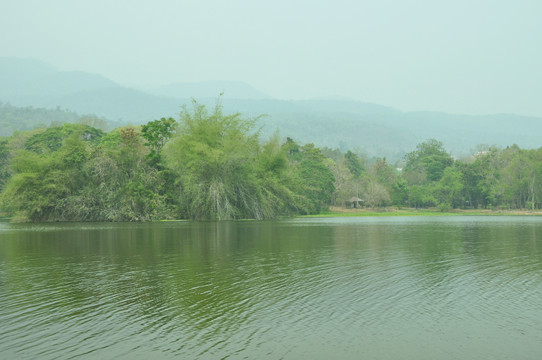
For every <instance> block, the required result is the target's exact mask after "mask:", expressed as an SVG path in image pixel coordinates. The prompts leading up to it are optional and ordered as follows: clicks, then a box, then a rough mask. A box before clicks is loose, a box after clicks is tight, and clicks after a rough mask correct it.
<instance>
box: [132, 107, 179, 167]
mask: <svg viewBox="0 0 542 360" xmlns="http://www.w3.org/2000/svg"><path fill="white" fill-rule="evenodd" d="M176 124H177V122H176V121H175V120H174V119H173V118H167V119H166V118H161V119H160V120H154V121H150V122H148V123H147V124H145V125H143V126H141V136H142V137H143V138H144V139H145V146H147V147H148V148H149V150H150V152H149V154H148V155H147V157H148V159H149V161H150V163H151V165H153V166H158V164H159V163H160V162H161V161H162V148H163V147H164V145H165V144H166V142H167V141H168V140H169V138H170V137H171V135H172V134H173V131H174V130H175V126H176Z"/></svg>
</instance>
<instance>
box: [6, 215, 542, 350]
mask: <svg viewBox="0 0 542 360" xmlns="http://www.w3.org/2000/svg"><path fill="white" fill-rule="evenodd" d="M0 358H2V359H25V358H28V359H38V358H39V359H69V358H93V359H94V358H97V359H113V358H114V359H119V358H120V359H122V358H125V359H134V358H136V359H137V358H141V359H149V358H152V359H154V360H158V359H162V358H164V359H174V358H175V359H177V358H180V359H226V358H228V359H245V358H246V359H462V360H464V359H484V360H485V359H507V360H508V359H516V360H517V359H537V360H538V359H540V358H542V218H539V217H433V218H426V217H397V218H330V219H293V220H283V221H269V222H256V221H247V222H221V223H215V222H207V223H190V222H172V223H157V224H110V223H107V224H60V225H59V224H46V225H43V224H40V225H11V224H7V223H0Z"/></svg>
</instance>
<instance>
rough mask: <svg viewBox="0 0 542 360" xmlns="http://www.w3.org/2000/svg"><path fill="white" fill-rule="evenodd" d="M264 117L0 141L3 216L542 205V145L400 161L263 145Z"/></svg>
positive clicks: (420, 152)
mask: <svg viewBox="0 0 542 360" xmlns="http://www.w3.org/2000/svg"><path fill="white" fill-rule="evenodd" d="M256 122H257V119H254V118H245V117H243V116H241V115H240V114H238V113H234V114H231V115H230V114H227V113H225V112H224V111H223V109H222V107H221V106H216V107H215V108H213V109H212V110H209V109H208V108H207V107H205V106H204V105H201V104H198V103H196V102H194V103H193V106H192V107H191V108H186V107H185V108H184V109H183V110H182V112H181V115H180V118H179V120H178V121H177V120H175V119H173V118H161V119H160V120H154V121H150V122H148V123H147V124H145V125H142V126H137V127H134V126H124V127H119V128H117V129H114V130H112V131H110V132H104V131H102V130H100V129H97V128H95V127H92V126H89V125H88V124H82V123H79V124H69V123H68V124H63V125H58V126H52V127H48V128H41V129H34V130H30V131H25V132H17V133H15V134H13V135H12V136H10V137H2V138H0V190H1V195H0V210H1V211H3V212H6V213H8V214H10V215H11V216H13V219H14V220H17V221H150V220H158V219H197V220H202V219H216V220H225V219H244V218H252V219H269V218H275V217H277V216H289V215H294V214H315V213H319V212H320V211H322V210H325V209H327V208H328V207H329V206H330V205H336V206H345V207H352V206H355V207H383V206H392V205H393V206H408V207H437V208H439V209H441V210H449V209H452V208H491V209H519V208H529V209H535V208H539V207H540V205H541V202H540V199H541V198H542V181H541V179H542V148H540V149H538V150H524V149H521V148H519V147H518V146H515V145H514V146H510V147H507V148H505V149H499V148H495V147H486V148H482V147H480V148H479V150H480V151H479V152H478V153H476V154H474V155H473V156H470V157H468V158H464V159H460V160H454V158H453V157H452V156H451V155H450V153H448V152H447V151H446V149H445V148H444V146H443V144H442V143H441V142H439V141H437V140H427V141H424V142H422V143H420V144H418V145H417V146H416V148H415V149H414V150H413V151H410V152H409V153H408V154H406V156H405V157H404V159H403V163H404V164H405V165H404V168H403V169H402V170H401V171H400V170H398V169H396V168H395V167H394V166H392V165H391V164H390V163H389V162H388V161H387V160H386V158H385V157H381V158H378V159H376V160H374V161H371V160H368V159H367V158H366V157H364V156H363V154H360V153H356V152H355V151H351V150H348V151H346V152H344V153H343V152H341V151H340V150H337V149H335V150H333V149H329V148H324V149H320V148H318V147H316V146H314V145H313V144H312V143H309V144H305V145H302V144H300V143H297V142H296V141H295V140H293V139H292V138H289V137H288V138H286V140H281V139H280V138H279V137H277V136H272V137H270V138H262V137H261V136H260V133H259V132H258V131H257V128H256V127H255V125H256Z"/></svg>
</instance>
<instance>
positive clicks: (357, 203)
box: [346, 196, 363, 209]
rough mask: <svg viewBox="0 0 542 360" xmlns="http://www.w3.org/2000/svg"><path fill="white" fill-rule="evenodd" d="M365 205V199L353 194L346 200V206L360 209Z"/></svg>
mask: <svg viewBox="0 0 542 360" xmlns="http://www.w3.org/2000/svg"><path fill="white" fill-rule="evenodd" d="M362 206H363V199H360V198H359V197H357V196H352V197H351V198H350V199H349V200H346V207H347V208H352V209H359V208H361V207H362Z"/></svg>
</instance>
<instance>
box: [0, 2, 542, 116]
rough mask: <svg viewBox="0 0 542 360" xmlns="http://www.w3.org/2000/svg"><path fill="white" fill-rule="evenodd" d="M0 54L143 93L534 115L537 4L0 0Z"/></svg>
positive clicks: (537, 110) (540, 112) (539, 75)
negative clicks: (182, 90)
mask: <svg viewBox="0 0 542 360" xmlns="http://www.w3.org/2000/svg"><path fill="white" fill-rule="evenodd" d="M0 39H1V42H0V56H17V57H32V58H37V59H40V60H44V61H47V62H49V63H51V64H53V65H54V66H56V67H57V68H59V69H61V70H83V71H88V72H93V73H99V74H102V75H104V76H106V77H109V78H111V79H113V80H115V81H117V82H119V83H121V84H125V85H131V86H134V85H135V86H139V87H147V86H152V85H160V84H166V83H171V82H176V81H184V82H186V81H202V80H239V81H244V82H247V83H249V84H251V85H252V86H254V87H256V88H257V89H259V90H261V91H263V92H265V93H268V94H270V95H271V96H274V97H277V98H283V99H299V98H310V97H325V96H341V97H347V98H351V99H355V100H361V101H366V102H375V103H380V104H384V105H389V106H393V107H397V108H399V109H402V110H440V111H447V112H455V113H473V114H481V113H500V112H508V113H517V114H525V115H536V116H540V117H542V1H540V0H487V1H486V0H453V1H450V0H446V1H439V0H418V1H415V0H403V1H401V0H372V1H364V0H358V1H347V0H333V1H319V0H310V1H300V0H273V1H257V0H252V1H249V0H224V1H218V0H194V1H192V0H152V1H138V0H126V1H119V0H92V1H90V0H88V1H87V0H47V1H43V0H35V1H29V0H4V1H2V2H1V3H0Z"/></svg>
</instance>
